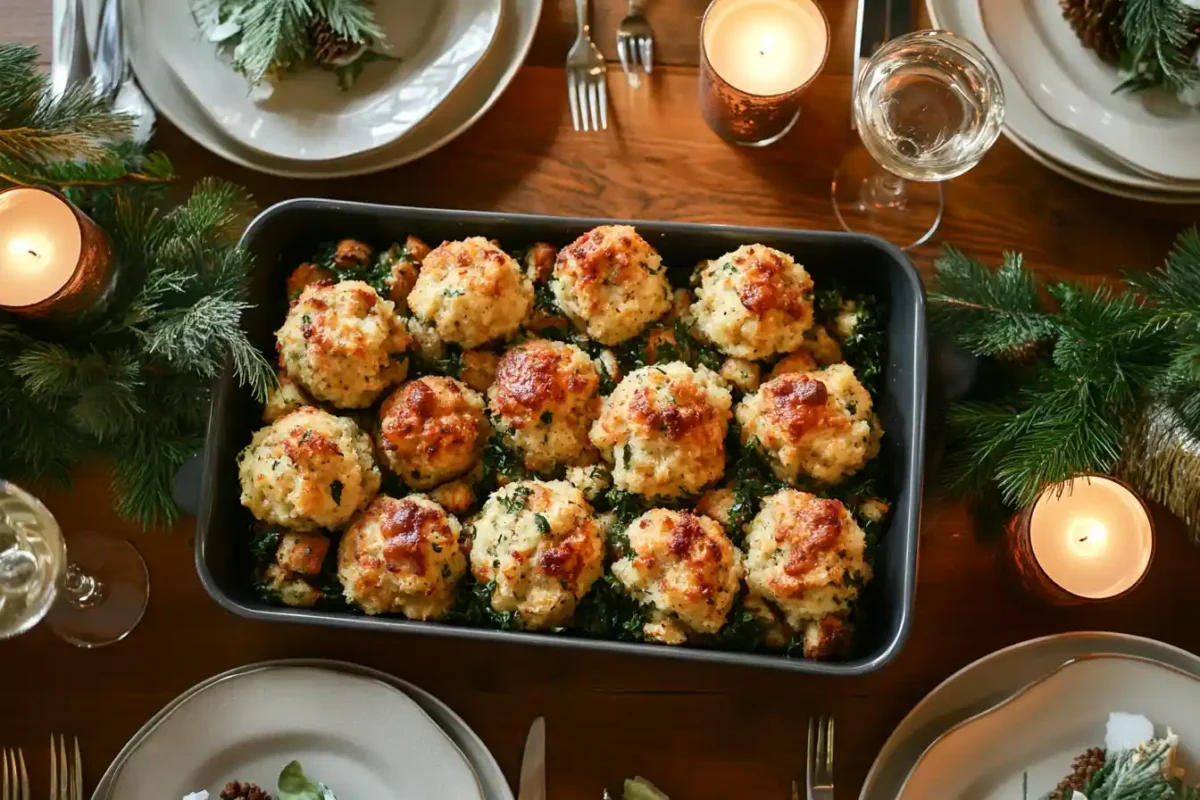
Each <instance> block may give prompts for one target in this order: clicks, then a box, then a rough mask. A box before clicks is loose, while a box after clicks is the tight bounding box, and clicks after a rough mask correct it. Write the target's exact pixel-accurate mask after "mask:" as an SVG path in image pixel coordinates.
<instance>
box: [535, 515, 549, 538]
mask: <svg viewBox="0 0 1200 800" xmlns="http://www.w3.org/2000/svg"><path fill="white" fill-rule="evenodd" d="M533 521H534V523H535V524H536V525H537V529H538V533H540V534H543V535H545V534H547V533H549V532H550V521H549V520H548V519H546V518H545V517H544V516H543V515H541V514H534V515H533Z"/></svg>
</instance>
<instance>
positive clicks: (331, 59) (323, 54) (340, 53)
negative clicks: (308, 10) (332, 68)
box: [308, 17, 362, 64]
mask: <svg viewBox="0 0 1200 800" xmlns="http://www.w3.org/2000/svg"><path fill="white" fill-rule="evenodd" d="M308 33H309V39H310V40H311V42H312V53H313V58H315V59H316V61H317V63H318V64H336V63H338V62H340V61H343V60H350V61H352V60H353V56H354V55H356V54H357V53H358V52H359V51H360V50H361V49H362V45H359V44H356V43H354V42H352V41H350V40H349V39H343V38H342V37H341V36H338V35H337V33H336V32H335V31H334V30H333V28H332V27H331V26H330V25H329V21H328V20H326V19H325V18H324V17H317V18H316V19H314V20H313V22H312V27H311V28H309V31H308Z"/></svg>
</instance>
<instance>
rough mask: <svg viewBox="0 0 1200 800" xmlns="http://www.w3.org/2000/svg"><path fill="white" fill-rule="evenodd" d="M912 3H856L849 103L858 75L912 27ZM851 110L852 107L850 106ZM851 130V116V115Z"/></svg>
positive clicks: (886, 0)
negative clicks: (888, 44)
mask: <svg viewBox="0 0 1200 800" xmlns="http://www.w3.org/2000/svg"><path fill="white" fill-rule="evenodd" d="M912 24H913V18H912V0H858V19H857V22H856V24H855V26H854V74H853V75H852V76H851V80H850V101H851V103H852V104H853V102H854V95H855V93H856V92H857V91H858V76H859V75H860V74H862V70H863V67H864V66H866V64H867V61H868V60H869V59H870V58H871V56H872V55H874V54H875V51H876V50H878V49H879V48H880V46H881V45H882V44H883V43H884V42H886V41H888V40H890V39H895V38H896V37H897V36H900V35H901V34H904V33H908V31H909V29H911V28H912ZM852 107H853V106H852ZM850 130H854V114H853V113H852V114H851V115H850Z"/></svg>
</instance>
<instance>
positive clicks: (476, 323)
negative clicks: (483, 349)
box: [408, 236, 533, 348]
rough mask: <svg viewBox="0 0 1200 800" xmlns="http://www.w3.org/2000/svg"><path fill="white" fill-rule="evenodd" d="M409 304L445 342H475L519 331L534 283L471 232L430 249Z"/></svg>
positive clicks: (475, 344) (505, 255)
mask: <svg viewBox="0 0 1200 800" xmlns="http://www.w3.org/2000/svg"><path fill="white" fill-rule="evenodd" d="M408 306H409V308H411V309H412V312H413V314H415V315H416V316H417V317H418V318H419V319H420V320H421V321H422V322H424V323H425V324H426V325H429V326H432V327H433V328H434V329H436V330H437V333H438V335H439V336H440V337H441V338H442V340H443V341H447V342H456V343H458V344H460V345H462V346H463V347H465V348H472V347H478V346H479V345H481V344H484V343H485V342H490V341H492V340H494V339H504V338H507V337H509V336H511V335H512V334H514V333H516V332H517V329H518V328H519V327H521V323H522V322H523V321H524V320H525V317H526V316H527V315H528V314H529V310H530V309H531V308H532V307H533V282H532V281H530V280H529V277H528V276H526V275H525V273H524V272H523V271H522V270H521V266H520V265H519V264H518V263H517V262H516V261H514V260H513V259H512V257H511V256H510V255H508V253H505V252H504V251H503V250H501V249H500V248H499V247H497V246H496V245H494V244H492V243H491V242H489V241H488V240H487V239H484V238H483V237H482V236H473V237H471V238H470V239H465V240H463V241H461V242H443V243H442V244H441V245H439V246H438V247H435V248H434V249H433V250H431V251H429V254H428V255H426V256H425V259H424V260H423V261H422V262H421V274H420V276H419V277H418V278H417V283H416V285H415V286H414V287H413V290H412V292H410V293H409V295H408Z"/></svg>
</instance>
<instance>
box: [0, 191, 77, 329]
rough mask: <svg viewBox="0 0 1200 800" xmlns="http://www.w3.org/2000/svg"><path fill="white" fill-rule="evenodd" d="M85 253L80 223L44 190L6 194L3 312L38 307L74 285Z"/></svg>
mask: <svg viewBox="0 0 1200 800" xmlns="http://www.w3.org/2000/svg"><path fill="white" fill-rule="evenodd" d="M82 248H83V233H82V231H81V230H80V227H79V220H78V219H76V217H75V212H74V211H73V210H72V209H71V207H70V206H69V205H67V202H66V201H65V200H63V198H61V197H59V196H58V195H56V194H53V193H51V192H47V191H44V190H42V189H28V188H20V189H11V190H9V191H6V192H3V193H0V307H8V308H21V307H23V306H32V305H35V304H37V303H40V302H42V301H43V300H46V299H48V298H50V297H53V296H54V294H55V293H56V292H58V290H59V289H62V288H63V287H64V286H66V285H67V283H68V282H69V281H70V280H71V276H72V275H74V274H75V269H76V267H77V266H78V262H79V255H80V252H81V251H82Z"/></svg>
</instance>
